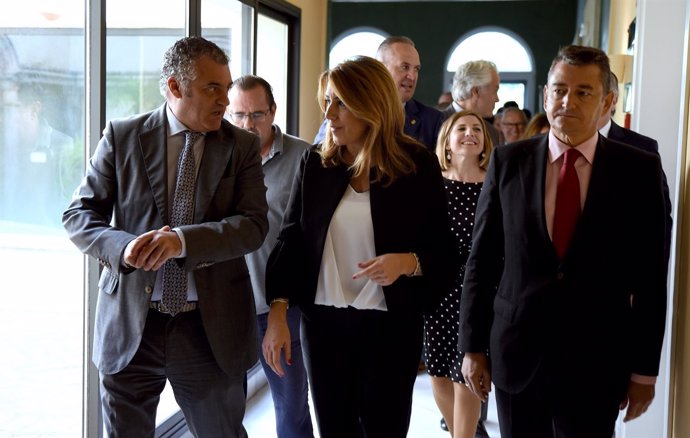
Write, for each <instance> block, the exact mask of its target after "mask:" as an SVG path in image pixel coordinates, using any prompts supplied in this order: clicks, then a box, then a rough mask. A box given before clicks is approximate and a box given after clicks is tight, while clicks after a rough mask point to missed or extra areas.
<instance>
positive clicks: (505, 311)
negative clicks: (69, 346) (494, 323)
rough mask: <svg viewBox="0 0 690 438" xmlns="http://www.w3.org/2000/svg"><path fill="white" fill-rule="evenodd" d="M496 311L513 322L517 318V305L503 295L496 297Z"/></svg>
mask: <svg viewBox="0 0 690 438" xmlns="http://www.w3.org/2000/svg"><path fill="white" fill-rule="evenodd" d="M494 313H495V314H496V315H499V316H500V317H501V318H503V319H505V320H506V321H508V322H513V319H514V318H515V306H514V305H513V303H511V302H510V301H508V300H507V299H505V298H503V297H502V296H500V295H496V299H495V300H494Z"/></svg>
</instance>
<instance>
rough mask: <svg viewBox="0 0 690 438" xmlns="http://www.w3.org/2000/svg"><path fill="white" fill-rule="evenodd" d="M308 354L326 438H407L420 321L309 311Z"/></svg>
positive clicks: (370, 313) (304, 338)
mask: <svg viewBox="0 0 690 438" xmlns="http://www.w3.org/2000/svg"><path fill="white" fill-rule="evenodd" d="M302 348H303V352H304V356H305V365H306V368H307V375H308V377H309V383H310V385H311V392H312V399H313V401H314V411H315V413H316V421H317V424H318V427H319V434H320V436H321V438H357V437H366V438H380V437H386V438H404V437H406V436H407V430H408V428H409V425H410V414H411V410H412V391H413V388H414V382H415V379H416V377H417V367H418V365H419V357H420V354H421V348H422V317H421V315H419V316H413V317H398V316H396V315H391V314H390V312H383V311H377V310H357V309H354V308H351V307H350V308H347V309H339V308H335V307H330V306H317V305H314V306H310V307H308V308H306V309H303V317H302Z"/></svg>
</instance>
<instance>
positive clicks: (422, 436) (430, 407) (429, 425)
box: [244, 372, 500, 438]
mask: <svg viewBox="0 0 690 438" xmlns="http://www.w3.org/2000/svg"><path fill="white" fill-rule="evenodd" d="M440 419H441V414H439V412H438V408H437V407H436V403H435V402H434V398H433V395H432V394H431V383H430V379H429V376H428V374H426V372H420V373H419V375H418V376H417V381H416V383H415V391H414V398H413V402H412V419H411V422H410V431H409V433H408V437H409V438H448V437H449V433H448V432H444V431H443V430H441V428H440V427H439V421H440ZM244 426H245V428H246V429H247V432H248V434H249V437H250V438H275V436H276V434H275V418H274V415H273V401H272V400H271V395H270V393H269V390H268V386H264V387H262V388H261V389H260V390H259V391H258V392H257V393H256V394H255V395H254V396H253V397H252V398H251V399H249V401H248V404H247V413H246V415H245V419H244ZM486 428H487V430H488V432H489V435H490V436H491V438H500V435H499V432H498V422H497V419H496V406H495V404H494V399H493V395H492V397H491V398H490V401H489V418H488V421H487V422H486ZM315 429H316V427H315ZM316 438H318V435H316Z"/></svg>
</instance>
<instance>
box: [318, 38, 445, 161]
mask: <svg viewBox="0 0 690 438" xmlns="http://www.w3.org/2000/svg"><path fill="white" fill-rule="evenodd" d="M376 59H377V60H379V61H381V62H382V63H383V65H385V66H386V69H388V71H389V72H390V74H391V76H393V81H394V82H395V85H396V86H397V88H398V92H399V93H400V99H401V101H402V104H403V106H404V107H405V127H404V128H403V129H404V131H405V134H407V135H409V136H411V137H414V138H416V139H417V140H419V142H421V143H422V144H424V145H425V146H426V147H427V148H428V149H429V150H430V151H432V152H433V151H435V150H436V139H437V138H438V132H439V130H440V129H441V125H442V124H443V120H444V116H443V114H442V113H441V112H440V111H439V110H437V109H435V108H432V107H429V106H426V105H424V104H423V103H421V102H419V101H418V100H416V99H413V96H414V93H415V90H416V89H417V81H418V79H419V72H420V70H421V68H422V65H421V61H420V60H419V52H417V48H416V47H415V45H414V42H413V41H412V40H411V39H410V38H408V37H406V36H391V37H388V38H386V39H385V40H383V42H381V44H380V45H379V47H378V49H377V51H376ZM327 125H328V123H327V121H326V120H324V121H323V123H322V124H321V127H320V128H319V132H318V133H317V134H316V137H315V138H314V143H321V141H323V137H324V135H325V133H326V127H327Z"/></svg>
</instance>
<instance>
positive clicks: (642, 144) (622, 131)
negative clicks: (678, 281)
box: [597, 72, 673, 260]
mask: <svg viewBox="0 0 690 438" xmlns="http://www.w3.org/2000/svg"><path fill="white" fill-rule="evenodd" d="M609 86H610V87H611V92H612V93H613V101H612V102H611V111H606V112H604V114H602V115H601V118H599V122H598V123H597V129H598V130H599V133H600V134H601V135H603V136H604V137H606V138H610V139H611V140H616V141H619V142H621V143H625V144H629V145H630V146H633V147H636V148H638V149H641V150H643V151H647V152H649V153H651V154H654V155H656V156H659V143H657V141H656V140H654V139H653V138H650V137H647V136H644V135H642V134H638V133H637V132H635V131H632V130H630V129H627V128H624V127H622V126H620V125H618V124H617V123H616V122H614V121H613V119H612V117H613V115H614V114H615V113H616V103H617V102H618V78H617V77H616V75H615V74H614V73H613V72H611V76H610V77H609ZM663 177H664V178H663V189H664V203H665V205H666V236H665V239H664V242H665V245H666V248H665V252H666V260H668V259H669V256H670V254H671V231H672V229H673V216H672V213H673V211H672V207H671V196H670V192H669V188H668V181H667V179H666V173H665V172H664V174H663Z"/></svg>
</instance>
